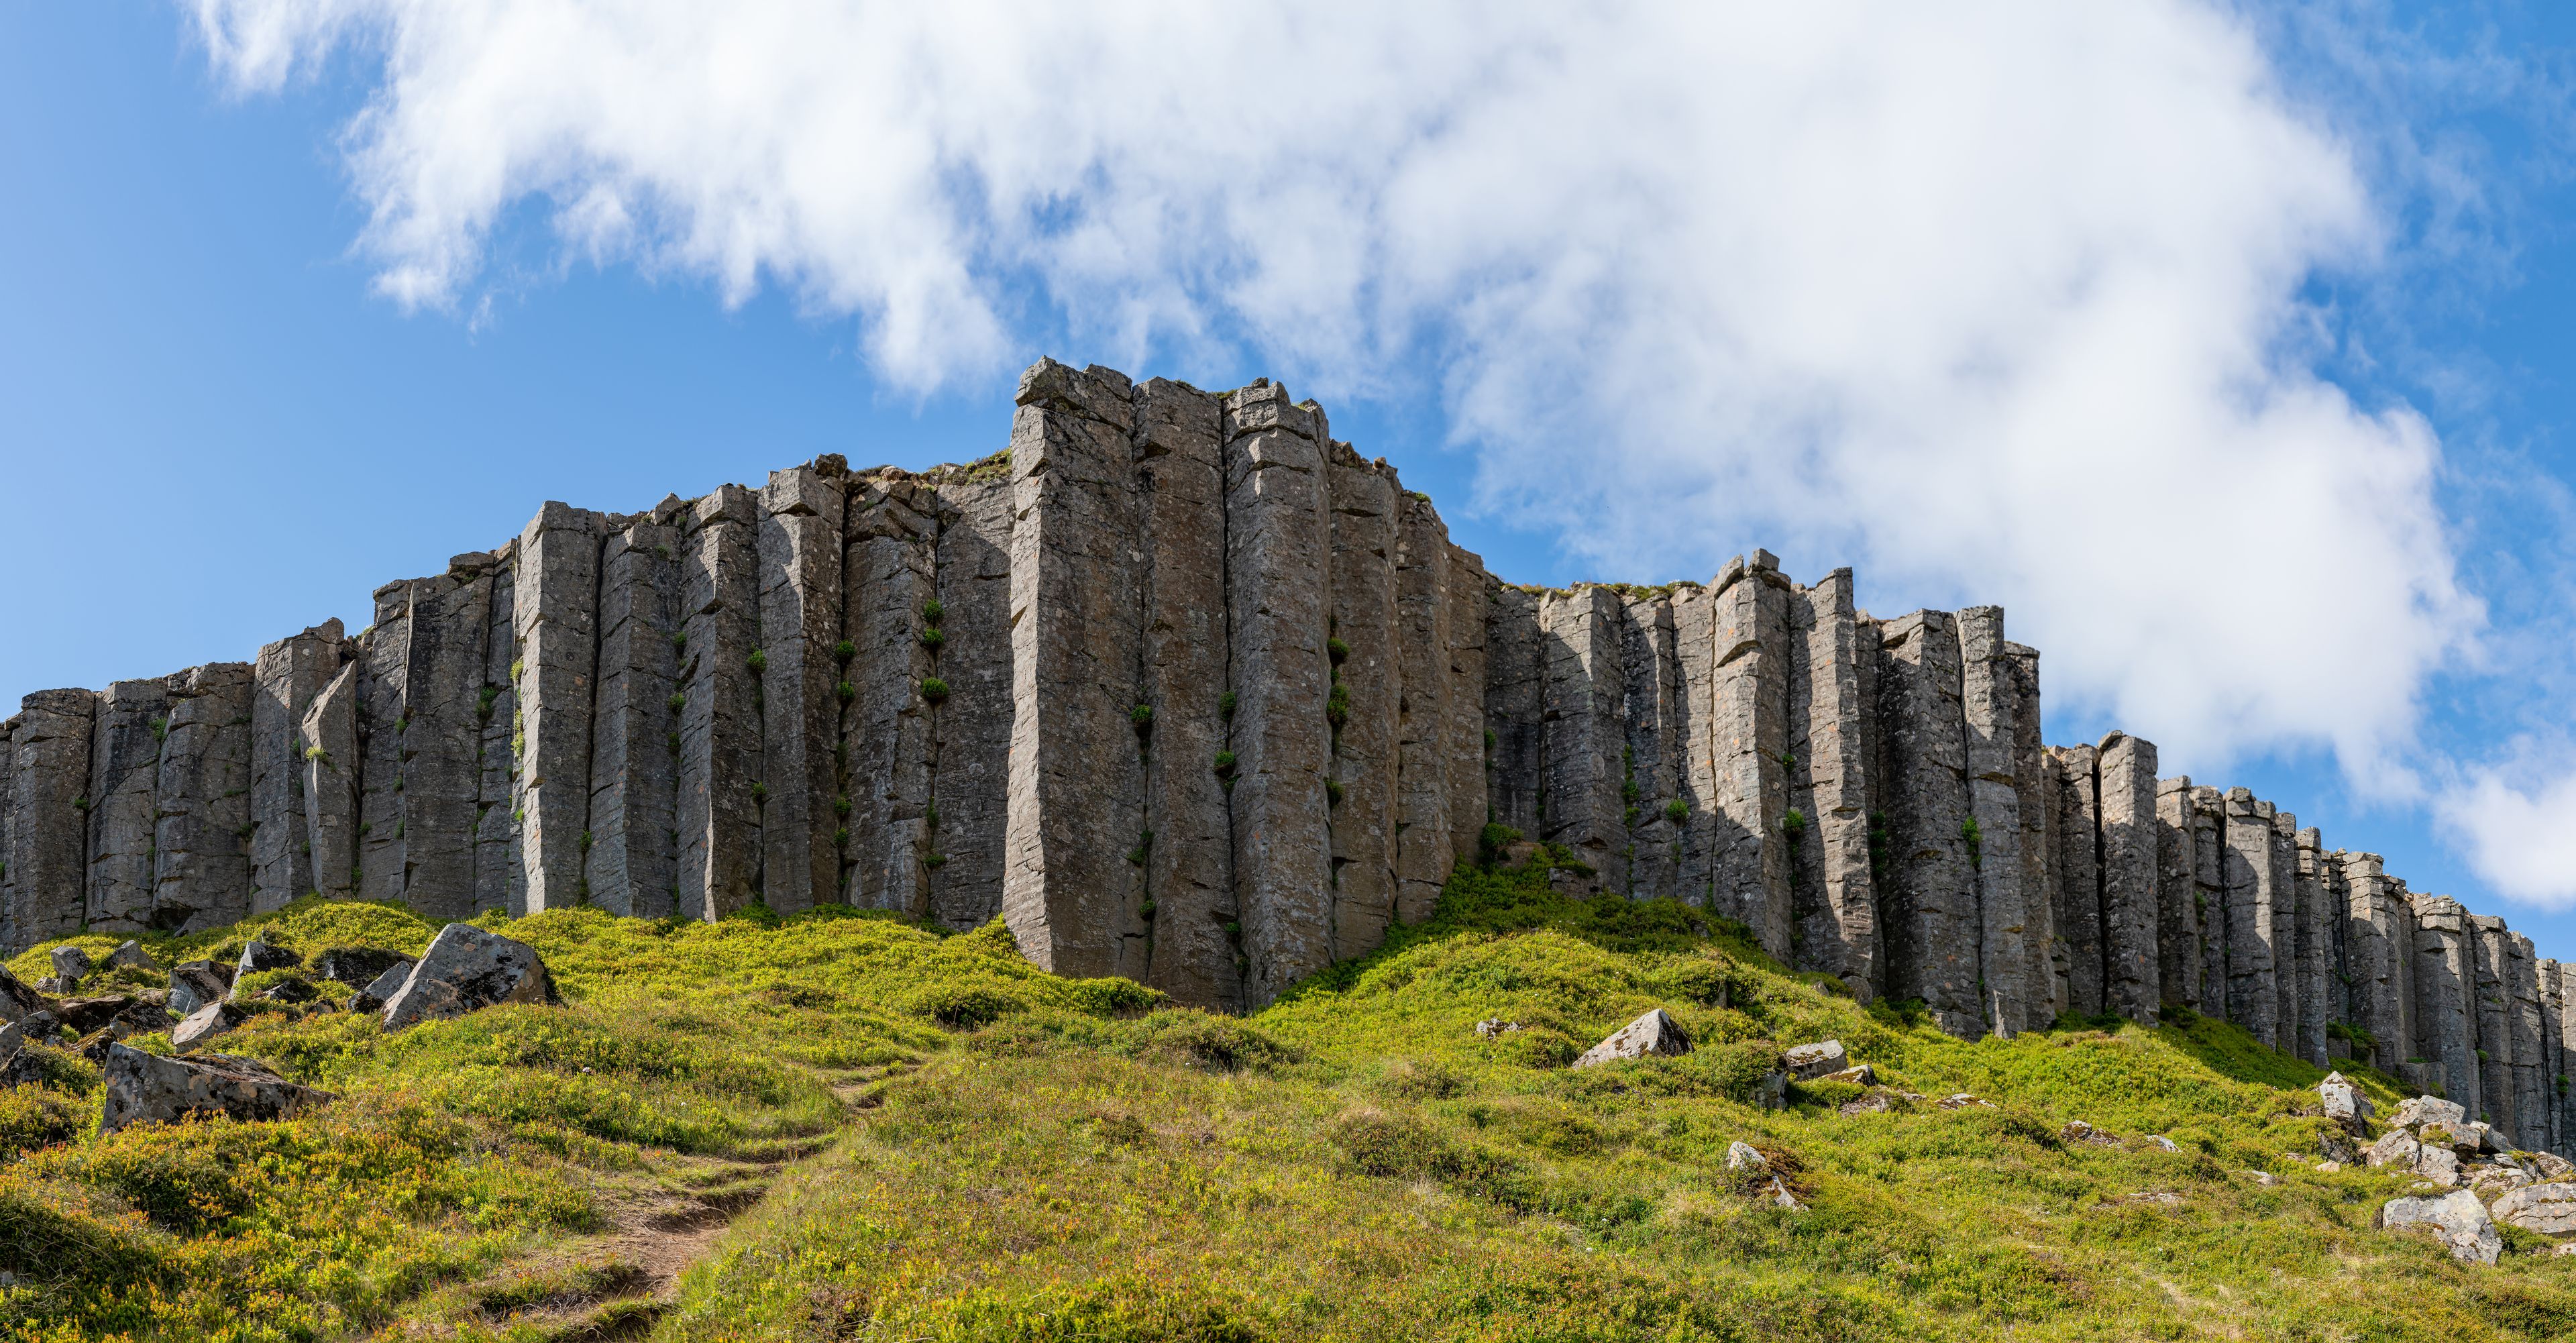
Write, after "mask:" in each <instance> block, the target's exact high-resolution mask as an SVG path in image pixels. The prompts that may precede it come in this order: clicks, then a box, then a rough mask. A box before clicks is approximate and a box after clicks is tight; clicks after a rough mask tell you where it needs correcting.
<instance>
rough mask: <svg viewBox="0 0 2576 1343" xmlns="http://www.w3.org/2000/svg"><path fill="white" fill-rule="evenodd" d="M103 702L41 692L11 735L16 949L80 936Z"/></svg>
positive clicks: (10, 916)
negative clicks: (92, 761) (95, 739)
mask: <svg viewBox="0 0 2576 1343" xmlns="http://www.w3.org/2000/svg"><path fill="white" fill-rule="evenodd" d="M97 712H98V696H97V695H96V694H95V693H93V692H91V691H87V690H39V691H37V692H36V693H34V694H32V695H29V696H27V697H26V698H25V699H24V700H23V701H21V702H20V706H19V712H18V718H17V730H16V731H15V732H13V733H12V734H11V735H10V744H11V754H12V757H13V759H12V760H11V762H10V768H11V778H10V786H9V808H10V827H9V868H8V876H7V880H8V887H7V902H8V903H7V925H8V929H7V931H8V935H9V943H8V945H9V947H10V949H11V950H13V951H14V950H16V949H18V948H22V947H27V946H32V945H34V944H35V943H38V942H42V941H45V940H47V939H49V938H56V937H68V936H70V935H71V934H73V933H75V932H78V931H80V925H81V914H82V911H83V906H84V904H85V903H86V902H85V900H84V898H83V887H84V885H85V879H86V877H87V875H88V874H87V867H88V864H87V861H86V859H87V854H86V853H85V852H84V849H85V848H86V847H87V845H86V844H85V843H84V842H83V836H84V833H85V832H86V830H87V828H88V827H87V825H86V820H87V818H86V816H85V815H84V814H83V812H84V809H85V808H87V807H88V805H89V796H88V793H89V751H90V731H91V725H92V724H93V723H94V722H95V721H96V716H97Z"/></svg>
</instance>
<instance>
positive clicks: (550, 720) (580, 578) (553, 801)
mask: <svg viewBox="0 0 2576 1343" xmlns="http://www.w3.org/2000/svg"><path fill="white" fill-rule="evenodd" d="M728 488H730V487H728ZM607 530H608V526H607V519H606V518H604V517H602V516H601V515H600V514H597V513H593V512H591V511H589V510H588V509H580V508H569V507H566V506H565V505H562V504H558V503H551V502H550V503H548V504H546V506H545V507H544V508H542V509H540V510H539V511H538V513H537V516H536V517H535V518H534V519H533V520H531V521H530V522H529V523H528V526H527V529H526V530H525V531H523V532H521V533H520V534H519V566H518V567H519V575H518V584H517V591H516V593H515V595H514V598H513V616H514V619H515V620H516V621H517V624H518V630H517V635H518V655H519V674H518V675H517V676H516V677H515V678H513V688H514V689H516V690H517V692H518V705H519V717H520V722H521V725H522V726H521V729H520V731H521V735H522V739H523V740H522V745H521V747H520V750H519V812H520V818H519V849H520V853H521V855H522V857H521V862H522V863H523V864H524V865H525V867H526V870H527V880H528V885H527V895H526V897H525V899H526V908H527V910H528V912H530V913H535V912H537V911H539V910H547V909H561V908H564V907H566V906H569V905H574V904H578V903H580V901H581V896H582V857H583V855H582V847H581V846H582V836H583V835H584V834H585V833H587V832H588V831H589V829H590V713H591V695H592V691H593V689H594V688H595V686H596V685H597V683H598V675H599V662H598V658H599V548H600V542H601V541H602V539H603V538H604V537H605V536H606V534H607ZM755 777H756V776H755Z"/></svg>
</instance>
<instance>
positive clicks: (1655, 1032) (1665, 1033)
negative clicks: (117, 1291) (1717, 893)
mask: <svg viewBox="0 0 2576 1343" xmlns="http://www.w3.org/2000/svg"><path fill="white" fill-rule="evenodd" d="M441 936H442V937H444V936H445V934H441ZM431 951H432V953H433V954H435V952H436V951H437V948H435V947H432V948H431ZM1689 1052H1690V1037H1689V1036H1687V1035H1684V1034H1682V1027H1681V1023H1680V1022H1677V1021H1675V1020H1673V1017H1672V1014H1671V1013H1669V1012H1666V1011H1665V1010H1664V1009H1662V1008H1660V1007H1657V1008H1651V1009H1649V1010H1648V1011H1647V1012H1646V1014H1645V1015H1644V1016H1641V1017H1639V1018H1637V1019H1636V1020H1635V1021H1631V1022H1629V1023H1628V1024H1627V1025H1625V1026H1622V1027H1620V1028H1619V1029H1618V1030H1616V1031H1613V1032H1611V1034H1610V1038H1609V1039H1606V1040H1603V1041H1602V1042H1601V1043H1599V1044H1597V1045H1594V1046H1593V1047H1591V1048H1590V1049H1587V1050H1585V1051H1583V1055H1582V1057H1580V1058H1578V1059H1576V1060H1575V1061H1574V1066H1575V1067H1577V1068H1589V1067H1591V1066H1592V1065H1594V1064H1596V1063H1608V1062H1610V1061H1611V1060H1613V1059H1642V1058H1649V1057H1660V1058H1669V1057H1671V1056H1673V1055H1676V1054H1687V1053H1689Z"/></svg>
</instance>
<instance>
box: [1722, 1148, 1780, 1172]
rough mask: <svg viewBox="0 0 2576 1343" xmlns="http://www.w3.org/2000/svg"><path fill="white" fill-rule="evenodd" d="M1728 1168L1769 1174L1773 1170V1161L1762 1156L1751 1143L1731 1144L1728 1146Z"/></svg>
mask: <svg viewBox="0 0 2576 1343" xmlns="http://www.w3.org/2000/svg"><path fill="white" fill-rule="evenodd" d="M1726 1168H1727V1169H1728V1170H1738V1171H1746V1170H1749V1171H1756V1172H1767V1171H1769V1170H1770V1169H1771V1160H1770V1158H1768V1157H1766V1156H1764V1155H1762V1153H1761V1152H1760V1151H1759V1150H1757V1149H1755V1147H1754V1146H1753V1144H1751V1143H1745V1142H1731V1143H1728V1144H1727V1145H1726Z"/></svg>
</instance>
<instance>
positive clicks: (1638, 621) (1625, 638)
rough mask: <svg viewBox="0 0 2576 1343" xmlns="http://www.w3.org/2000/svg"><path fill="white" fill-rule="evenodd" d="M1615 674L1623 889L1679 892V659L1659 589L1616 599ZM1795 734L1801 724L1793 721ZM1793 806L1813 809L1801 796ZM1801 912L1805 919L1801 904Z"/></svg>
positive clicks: (1641, 893)
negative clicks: (1622, 742) (1620, 735)
mask: <svg viewBox="0 0 2576 1343" xmlns="http://www.w3.org/2000/svg"><path fill="white" fill-rule="evenodd" d="M1619 679H1620V683H1621V685H1623V686H1624V687H1626V690H1627V694H1626V695H1625V696H1624V697H1623V705H1624V708H1623V712H1622V714H1621V719H1622V722H1623V726H1624V728H1625V730H1626V733H1627V746H1626V751H1627V755H1626V757H1625V758H1624V760H1623V763H1622V768H1621V774H1620V784H1619V792H1620V800H1621V803H1622V805H1621V807H1620V812H1619V815H1620V824H1621V825H1622V826H1623V827H1624V828H1625V830H1626V831H1627V837H1626V843H1627V846H1628V849H1629V854H1628V885H1627V888H1626V889H1627V892H1628V893H1629V894H1630V895H1633V896H1636V897H1638V898H1640V899H1672V898H1677V897H1679V896H1680V894H1681V862H1680V856H1681V844H1680V838H1681V832H1682V827H1681V825H1680V824H1679V823H1678V822H1676V821H1674V820H1673V819H1672V818H1671V817H1670V816H1668V815H1667V814H1666V813H1665V806H1666V804H1667V803H1669V802H1671V801H1672V800H1673V799H1674V798H1676V797H1678V796H1680V793H1681V788H1680V784H1679V782H1678V776H1679V769H1680V763H1681V733H1680V728H1681V719H1680V704H1679V698H1680V686H1681V664H1680V661H1679V660H1678V658H1677V657H1676V650H1675V649H1674V647H1673V604H1672V600H1671V598H1670V597H1669V596H1668V595H1666V594H1664V593H1660V592H1649V593H1643V594H1634V593H1632V594H1628V595H1625V596H1623V597H1622V599H1621V600H1620V603H1619ZM1796 726H1797V727H1798V728H1799V730H1800V732H1801V733H1803V732H1804V730H1805V724H1804V723H1803V722H1802V723H1799V724H1797V725H1796ZM1792 805H1796V806H1807V807H1813V806H1814V805H1815V804H1814V801H1813V799H1811V798H1808V797H1805V796H1803V795H1802V796H1799V797H1796V798H1793V799H1792ZM1800 917H1801V918H1802V919H1803V918H1804V917H1805V910H1804V908H1803V907H1802V908H1801V911H1800Z"/></svg>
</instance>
